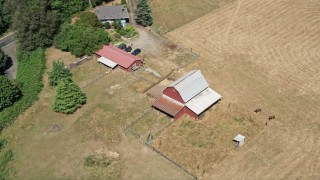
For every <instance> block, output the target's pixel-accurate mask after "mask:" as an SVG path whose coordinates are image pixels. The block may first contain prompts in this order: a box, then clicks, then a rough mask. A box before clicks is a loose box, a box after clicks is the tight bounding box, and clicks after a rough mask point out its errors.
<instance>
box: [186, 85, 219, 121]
mask: <svg viewBox="0 0 320 180" xmlns="http://www.w3.org/2000/svg"><path fill="white" fill-rule="evenodd" d="M219 99H221V95H220V94H218V93H217V92H215V91H214V90H212V89H211V88H207V89H205V90H204V91H202V92H201V93H200V94H198V95H197V96H195V97H194V98H192V99H191V100H190V101H189V102H188V103H187V104H186V106H187V107H188V108H189V109H191V110H192V111H193V112H194V113H196V114H197V115H199V114H201V113H202V112H203V111H204V110H206V109H207V108H208V107H210V106H211V105H212V104H214V103H215V102H217V101H218V100H219Z"/></svg>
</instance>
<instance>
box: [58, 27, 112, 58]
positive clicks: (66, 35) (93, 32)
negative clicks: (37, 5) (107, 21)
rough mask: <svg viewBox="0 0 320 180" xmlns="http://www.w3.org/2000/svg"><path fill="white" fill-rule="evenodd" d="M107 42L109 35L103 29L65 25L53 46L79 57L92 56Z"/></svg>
mask: <svg viewBox="0 0 320 180" xmlns="http://www.w3.org/2000/svg"><path fill="white" fill-rule="evenodd" d="M109 42H110V37H109V34H108V33H107V32H106V31H104V30H103V29H99V28H92V27H86V28H83V27H79V26H76V25H69V24H66V25H64V27H63V28H62V30H61V32H60V33H59V34H58V35H57V36H56V38H55V41H54V45H55V46H56V47H57V48H59V49H62V50H63V51H70V52H71V53H72V54H74V55H75V56H77V57H80V56H83V55H91V54H93V53H94V52H95V51H96V50H98V49H100V48H101V46H102V45H104V44H108V43H109Z"/></svg>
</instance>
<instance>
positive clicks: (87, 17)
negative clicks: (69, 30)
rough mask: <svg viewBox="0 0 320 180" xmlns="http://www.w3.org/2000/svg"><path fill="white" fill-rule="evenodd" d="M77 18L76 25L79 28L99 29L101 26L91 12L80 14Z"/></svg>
mask: <svg viewBox="0 0 320 180" xmlns="http://www.w3.org/2000/svg"><path fill="white" fill-rule="evenodd" d="M77 17H78V18H79V19H78V20H77V22H76V25H77V26H80V27H101V25H102V24H101V23H100V21H99V20H98V18H97V16H96V15H95V14H94V13H92V12H88V11H85V12H81V13H79V15H77Z"/></svg>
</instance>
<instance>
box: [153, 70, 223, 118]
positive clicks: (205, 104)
mask: <svg viewBox="0 0 320 180" xmlns="http://www.w3.org/2000/svg"><path fill="white" fill-rule="evenodd" d="M220 99H221V95H220V94H218V93H217V92H215V91H214V90H212V89H211V88H210V87H209V85H208V83H207V81H206V79H205V78H204V77H203V75H202V74H201V71H200V70H193V71H190V72H189V73H187V74H186V75H184V76H182V77H181V78H179V79H178V80H176V81H175V82H173V83H172V84H171V85H169V86H168V87H167V88H165V89H164V90H163V92H162V96H161V97H160V98H158V99H156V100H155V101H154V102H153V104H152V106H153V107H154V108H156V109H158V110H160V111H162V112H164V113H166V114H168V115H169V116H171V117H173V118H174V119H178V118H179V117H181V116H182V115H184V114H187V115H189V116H191V117H193V118H195V119H197V118H198V117H199V115H200V114H202V113H203V112H205V111H206V110H207V109H209V108H210V107H211V106H212V105H214V104H215V103H217V102H218V101H219V100H220Z"/></svg>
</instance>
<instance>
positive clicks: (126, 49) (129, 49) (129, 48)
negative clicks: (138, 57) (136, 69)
mask: <svg viewBox="0 0 320 180" xmlns="http://www.w3.org/2000/svg"><path fill="white" fill-rule="evenodd" d="M124 50H125V51H126V52H131V51H132V48H131V46H128V47H127V48H125V49H124Z"/></svg>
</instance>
